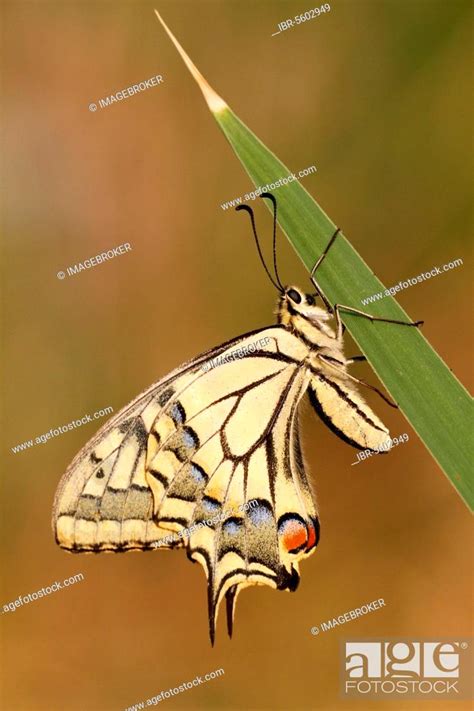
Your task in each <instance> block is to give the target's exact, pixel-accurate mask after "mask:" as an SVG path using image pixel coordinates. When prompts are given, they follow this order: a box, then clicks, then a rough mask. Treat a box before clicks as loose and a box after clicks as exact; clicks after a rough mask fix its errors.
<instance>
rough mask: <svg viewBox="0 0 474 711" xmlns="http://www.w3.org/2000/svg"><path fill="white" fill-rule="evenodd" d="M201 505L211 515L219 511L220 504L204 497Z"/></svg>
mask: <svg viewBox="0 0 474 711" xmlns="http://www.w3.org/2000/svg"><path fill="white" fill-rule="evenodd" d="M202 505H203V507H204V508H205V509H206V511H210V512H211V513H214V512H216V511H219V509H220V508H221V505H220V503H219V502H218V501H216V500H215V499H211V498H210V497H209V496H205V497H204V498H203V500H202Z"/></svg>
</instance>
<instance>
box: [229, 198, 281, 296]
mask: <svg viewBox="0 0 474 711" xmlns="http://www.w3.org/2000/svg"><path fill="white" fill-rule="evenodd" d="M235 209H236V210H245V211H246V212H248V213H249V215H250V221H251V222H252V231H253V236H254V237H255V244H256V245H257V250H258V256H259V257H260V261H261V262H262V264H263V268H264V269H265V271H266V272H267V276H268V278H269V279H270V281H271V282H272V284H273V286H274V287H275V289H278V291H280V292H282V291H283V287H282V286H281V284H277V283H276V281H275V280H274V279H273V277H272V275H271V274H270V272H269V271H268V268H267V265H266V264H265V260H264V258H263V254H262V250H261V249H260V242H259V241H258V236H257V228H256V227H255V217H254V215H253V210H252V208H251V207H249V206H248V205H238V206H237V207H236V208H235Z"/></svg>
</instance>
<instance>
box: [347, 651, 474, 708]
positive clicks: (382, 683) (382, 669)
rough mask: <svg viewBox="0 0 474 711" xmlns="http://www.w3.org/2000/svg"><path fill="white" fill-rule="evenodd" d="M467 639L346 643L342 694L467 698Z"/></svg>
mask: <svg viewBox="0 0 474 711" xmlns="http://www.w3.org/2000/svg"><path fill="white" fill-rule="evenodd" d="M471 650H472V640H466V641H464V640H463V641H461V640H459V639H457V640H452V639H449V640H446V639H438V640H421V641H420V640H414V639H408V640H407V639H396V640H373V639H370V640H351V641H346V642H344V643H343V647H342V655H341V656H342V670H341V678H342V684H343V689H342V691H343V695H344V696H353V697H359V698H360V697H361V696H366V697H367V696H372V697H373V696H376V697H378V698H380V697H385V698H392V699H393V698H395V697H397V696H403V697H404V698H409V697H418V698H419V697H423V698H437V699H440V698H450V699H466V698H470V696H471V691H472V689H471V668H472V667H471V660H472V655H471Z"/></svg>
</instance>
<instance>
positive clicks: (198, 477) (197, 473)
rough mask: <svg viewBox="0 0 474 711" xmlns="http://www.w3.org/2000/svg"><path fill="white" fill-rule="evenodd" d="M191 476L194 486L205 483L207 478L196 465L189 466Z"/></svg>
mask: <svg viewBox="0 0 474 711" xmlns="http://www.w3.org/2000/svg"><path fill="white" fill-rule="evenodd" d="M191 476H192V478H193V479H194V481H195V482H196V484H205V483H206V482H207V476H206V474H205V473H204V470H203V469H201V467H200V466H198V465H197V464H194V463H193V464H191Z"/></svg>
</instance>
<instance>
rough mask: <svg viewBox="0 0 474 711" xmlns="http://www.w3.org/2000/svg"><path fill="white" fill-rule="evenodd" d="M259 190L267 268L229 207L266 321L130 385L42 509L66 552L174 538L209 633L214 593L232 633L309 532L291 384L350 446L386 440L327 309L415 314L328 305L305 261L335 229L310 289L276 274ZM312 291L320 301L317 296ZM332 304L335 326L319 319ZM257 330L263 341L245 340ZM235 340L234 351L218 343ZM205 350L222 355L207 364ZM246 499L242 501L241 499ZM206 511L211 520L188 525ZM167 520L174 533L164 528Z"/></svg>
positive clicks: (301, 551) (283, 584) (291, 577)
mask: <svg viewBox="0 0 474 711" xmlns="http://www.w3.org/2000/svg"><path fill="white" fill-rule="evenodd" d="M262 197H264V198H267V199H270V200H271V201H272V203H273V208H274V221H273V255H274V260H273V261H274V270H275V277H276V282H275V281H274V280H273V278H272V276H271V275H270V273H269V271H268V269H267V267H266V265H265V261H264V259H263V256H262V253H261V250H260V245H259V242H258V238H257V234H256V230H255V222H254V217H253V212H252V210H251V209H250V208H249V207H247V206H239V208H240V209H244V210H247V211H248V212H249V214H250V217H251V222H252V228H253V233H254V237H255V240H256V243H257V249H258V252H259V255H260V258H261V260H262V263H263V266H264V267H265V270H266V272H267V274H268V276H269V277H270V279H271V280H272V282H273V284H274V285H275V286H276V287H277V289H278V290H279V291H280V298H279V303H278V309H277V314H278V324H277V325H275V326H273V327H269V328H265V329H261V330H258V331H254V332H252V333H248V334H246V335H244V336H240V337H239V338H236V339H234V340H232V341H229V342H227V343H225V344H223V345H221V346H218V347H217V348H213V349H212V350H210V351H208V352H207V353H204V354H203V355H200V356H198V357H197V358H195V359H194V360H191V361H189V362H188V363H185V364H184V365H182V366H181V367H179V368H178V369H177V370H175V371H173V372H172V373H171V374H170V375H168V376H167V377H165V378H163V379H162V380H160V381H159V382H158V383H156V384H155V385H152V386H151V388H149V389H148V390H146V391H145V392H144V393H143V394H141V395H139V396H138V397H137V398H136V399H135V400H134V401H133V402H131V403H130V404H129V405H127V407H125V408H124V409H123V410H122V411H121V412H119V413H118V414H117V415H116V416H115V417H113V418H112V419H111V420H110V421H109V422H108V423H106V424H105V426H104V427H102V428H101V429H100V430H99V432H98V433H97V434H96V436H95V437H93V438H92V440H91V441H90V442H89V443H88V444H87V445H86V446H85V447H84V448H83V449H82V450H81V451H80V452H79V454H78V455H77V456H76V457H75V459H74V460H73V462H72V463H71V465H70V466H69V467H68V469H67V471H66V473H65V474H64V476H63V478H62V480H61V482H60V484H59V487H58V490H57V492H56V497H55V502H54V510H53V530H54V533H55V536H56V541H57V543H58V544H59V545H60V546H61V547H62V548H65V549H66V550H68V551H71V552H75V553H82V552H96V553H98V552H101V551H115V552H117V551H129V550H152V549H156V548H157V547H159V548H160V549H162V548H168V549H170V548H181V547H183V548H186V551H187V555H188V558H189V559H190V560H192V561H198V562H199V563H201V565H202V566H203V567H204V570H205V572H206V575H207V580H208V611H209V627H210V636H211V641H212V643H213V642H214V634H215V624H216V619H217V613H218V607H219V605H220V602H221V601H222V599H223V597H224V596H225V598H226V603H227V605H226V607H227V627H228V632H229V635H231V634H232V626H233V618H234V611H235V602H236V598H237V595H238V593H239V592H240V590H242V588H244V587H247V586H250V585H269V586H271V587H273V588H277V589H278V590H291V591H293V590H295V589H296V587H297V585H298V582H299V572H298V567H299V563H300V561H301V560H303V559H304V558H306V557H308V556H309V555H310V554H311V553H312V552H313V551H314V549H315V547H316V545H317V543H318V540H319V522H318V515H317V509H316V503H315V500H314V497H313V494H312V492H311V487H310V485H309V482H308V478H307V475H306V472H305V468H304V462H303V457H302V453H301V447H300V440H299V427H298V410H299V405H300V402H301V400H302V399H303V396H304V395H305V394H306V393H308V395H309V399H310V401H311V403H312V405H313V407H314V409H315V410H316V412H317V413H318V415H319V416H320V417H321V418H322V420H323V421H324V422H325V423H326V424H327V425H329V427H330V428H331V429H332V430H333V431H334V432H335V433H336V434H337V435H339V437H341V438H342V439H343V440H345V441H346V442H348V443H349V444H351V445H353V446H354V447H358V448H360V449H369V450H378V449H379V448H381V447H383V446H387V442H389V440H390V435H389V432H388V430H387V428H386V427H385V426H384V425H383V424H382V422H381V421H380V420H379V419H378V417H377V416H376V415H375V414H374V413H373V412H372V410H371V409H370V408H369V407H368V405H367V404H366V403H365V402H364V400H363V399H362V397H361V396H360V395H359V394H358V392H357V390H356V387H355V383H361V384H363V385H367V384H366V383H364V382H363V381H360V380H358V379H356V378H354V377H353V376H351V375H349V373H348V372H347V366H348V365H350V363H352V362H354V361H355V360H362V359H363V358H364V357H363V356H359V357H356V358H352V359H346V358H345V357H344V355H343V343H342V335H343V326H342V322H341V319H340V311H341V310H345V311H350V312H352V313H356V314H359V315H360V316H364V317H367V318H370V319H373V320H378V321H389V322H391V323H401V324H403V325H407V326H418V325H419V324H420V323H421V322H416V323H404V322H399V321H391V320H389V319H381V318H375V317H372V316H370V315H368V314H364V313H363V312H360V311H358V310H356V309H352V308H350V307H345V306H335V307H334V309H333V308H332V307H331V305H330V304H329V302H328V301H327V299H326V298H325V296H324V295H323V293H322V291H321V289H320V288H319V286H318V284H317V282H316V280H315V273H316V270H317V269H318V268H319V266H320V265H321V263H322V261H323V259H324V258H325V256H326V254H327V252H328V250H329V248H330V247H331V245H332V244H333V242H334V240H335V238H336V236H337V234H338V230H337V231H336V232H335V233H334V235H333V237H332V239H331V240H330V242H329V244H328V246H327V248H326V250H325V251H324V253H323V254H322V255H321V257H320V258H319V260H318V261H317V263H316V264H315V266H314V268H313V270H312V273H311V279H312V282H313V284H314V286H315V288H316V290H317V294H316V295H306V294H305V293H304V292H303V291H301V290H300V289H298V288H297V287H295V286H291V287H283V286H282V284H281V281H280V279H279V276H278V271H277V267H276V256H275V237H276V210H277V207H276V200H275V198H274V197H273V196H272V195H271V194H269V193H264V194H263V195H262ZM239 208H238V209H239ZM318 295H319V296H320V297H321V298H322V300H323V302H324V304H325V307H326V308H321V307H319V306H316V304H315V298H316V296H318ZM333 317H334V318H335V322H336V327H335V330H334V329H332V328H331V327H330V326H329V325H328V324H327V321H328V320H330V319H332V318H333ZM256 339H259V343H260V344H262V343H264V344H265V346H259V347H258V348H257V349H255V347H254V348H253V351H252V350H251V349H250V346H251V345H252V344H254V343H255V341H256ZM237 348H238V350H239V352H240V354H244V356H243V357H239V358H237V359H232V358H228V357H226V356H228V355H229V354H230V353H231V352H235V351H236V349H237ZM221 356H222V358H220V357H221ZM216 358H219V360H218V361H217V362H218V363H221V365H218V366H217V367H212V368H210V367H209V362H210V361H213V362H214V363H215V362H216V361H215V359H216ZM368 387H371V388H372V389H374V390H376V388H373V387H372V386H368ZM377 392H379V391H378V390H377ZM379 394H380V395H382V393H380V392H379ZM382 397H384V399H387V398H385V396H384V395H382ZM387 401H388V400H387ZM388 402H390V401H388ZM390 404H392V403H390ZM250 501H252V502H253V504H252V507H248V506H246V504H248V502H250ZM217 514H220V515H219V516H218V515H217ZM209 519H212V521H214V522H215V523H214V524H213V525H211V526H209V525H203V526H199V525H198V524H199V523H201V522H204V521H209ZM190 529H191V530H190ZM170 531H171V532H175V533H180V534H181V536H182V537H178V536H171V537H170V536H169V534H170ZM183 534H184V535H183ZM166 537H167V538H166ZM165 538H166V541H165V540H163V541H162V539H165ZM160 541H161V543H160Z"/></svg>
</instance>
